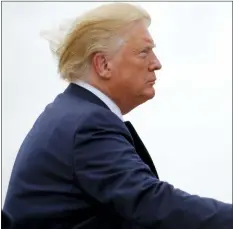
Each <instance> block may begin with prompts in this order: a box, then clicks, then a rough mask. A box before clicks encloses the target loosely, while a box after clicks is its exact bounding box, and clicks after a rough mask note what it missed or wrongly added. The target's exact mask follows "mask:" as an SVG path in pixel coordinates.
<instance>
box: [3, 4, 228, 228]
mask: <svg viewBox="0 0 233 229" xmlns="http://www.w3.org/2000/svg"><path fill="white" fill-rule="evenodd" d="M149 24H150V16H149V15H148V14H147V12H145V11H144V10H142V9H141V8H138V7H136V6H133V5H130V4H126V3H114V4H108V5H103V6H101V7H99V8H96V9H94V10H92V11H89V12H88V13H86V14H84V15H83V16H82V17H80V18H78V19H77V20H76V21H75V23H73V27H72V29H71V30H69V33H67V36H66V37H65V38H64V39H63V40H61V41H60V43H57V46H56V43H54V41H53V40H52V41H51V44H52V47H53V51H54V53H55V54H56V55H57V57H58V60H59V71H60V73H61V76H62V77H63V78H64V79H65V80H67V81H69V82H70V84H69V86H68V87H67V89H66V90H65V91H64V92H63V93H61V94H60V95H58V96H57V97H56V99H55V100H54V102H53V103H51V104H49V105H48V106H47V107H46V109H45V111H44V112H43V113H42V114H41V115H40V117H39V118H38V119H37V121H36V122H35V124H34V126H33V128H32V129H31V131H30V132H29V134H28V135H27V137H26V138H25V140H24V142H23V144H22V146H21V148H20V151H19V153H18V156H17V158H16V161H15V165H14V168H13V171H12V176H11V179H10V183H9V188H8V193H7V196H6V201H5V206H4V210H6V211H7V212H8V213H9V214H11V216H12V218H13V220H14V227H15V228H35V229H36V228H43V229H46V228H49V229H55V228H79V229H97V228H101V229H109V228H111V229H114V228H116V229H119V228H122V229H129V228H131V229H140V228H141V229H143V228H148V229H159V228H160V229H187V228H188V229H207V228H208V229H209V228H211V229H223V228H225V229H230V228H232V226H233V216H232V205H230V204H225V203H222V202H219V201H217V200H214V199H208V198H201V197H198V196H194V195H189V194H187V193H185V192H183V191H181V190H178V189H175V188H174V187H173V186H172V185H170V184H168V183H166V182H162V181H160V180H159V178H158V175H157V172H156V169H155V167H154V165H153V162H152V160H151V158H150V156H149V154H148V152H147V150H146V148H145V147H144V145H143V143H142V142H141V140H140V138H139V136H138V135H137V133H136V131H135V130H134V128H133V126H132V125H131V124H130V123H129V122H126V123H124V122H123V119H122V115H124V114H127V113H128V112H130V111H131V110H132V109H134V108H135V107H137V106H139V105H140V104H142V103H144V102H146V101H147V100H149V99H152V98H153V97H154V95H155V91H154V88H153V85H154V83H155V81H156V75H155V71H156V70H159V69H161V64H160V62H159V60H158V58H157V57H156V55H155V53H154V52H153V50H152V49H153V47H154V46H155V44H154V43H153V40H152V38H151V36H150V34H149V32H148V26H149Z"/></svg>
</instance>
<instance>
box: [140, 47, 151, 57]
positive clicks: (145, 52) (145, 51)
mask: <svg viewBox="0 0 233 229" xmlns="http://www.w3.org/2000/svg"><path fill="white" fill-rule="evenodd" d="M149 51H150V50H148V49H143V50H142V51H141V52H140V56H141V57H146V56H147V55H148V53H149Z"/></svg>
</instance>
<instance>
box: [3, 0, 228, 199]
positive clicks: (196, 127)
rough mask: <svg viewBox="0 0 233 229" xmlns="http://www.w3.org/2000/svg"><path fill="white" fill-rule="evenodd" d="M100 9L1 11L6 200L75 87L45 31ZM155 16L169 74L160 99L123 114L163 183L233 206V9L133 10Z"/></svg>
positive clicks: (7, 6) (11, 7) (159, 6)
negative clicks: (14, 176)
mask: <svg viewBox="0 0 233 229" xmlns="http://www.w3.org/2000/svg"><path fill="white" fill-rule="evenodd" d="M100 4H103V3H100V2H95V3H94V2H92V3H90V2H89V3H88V2H76V3H65V2H58V3H45V2H34V3H32V2H31V3H30V2H27V3H25V2H20V3H15V2H14V3H13V2H12V3H10V2H9V3H3V6H2V42H3V46H2V87H3V93H2V99H3V100H2V101H3V106H2V118H3V119H2V120H3V122H2V128H3V129H2V135H3V136H2V192H3V201H4V198H5V193H6V190H7V186H8V181H9V177H10V173H11V169H12V166H13V162H14V160H15V157H16V154H17V151H18V149H19V147H20V145H21V143H22V141H23V139H24V137H25V135H26V134H27V132H28V131H29V129H30V128H31V127H32V125H33V123H34V121H35V120H36V118H37V117H38V115H39V114H40V112H42V111H43V109H44V108H45V106H46V105H47V104H48V103H49V102H52V101H53V99H54V98H55V96H56V95H57V94H58V93H60V92H62V91H63V90H64V88H65V87H66V86H67V84H66V83H64V82H63V81H62V80H61V79H60V78H59V75H57V69H56V61H55V60H54V59H53V57H52V55H51V53H50V51H49V47H48V44H47V42H46V41H45V40H43V39H42V38H41V37H40V35H39V33H40V31H41V30H43V29H47V28H50V27H51V26H53V25H56V24H57V23H60V22H61V21H62V20H64V19H66V18H70V17H75V16H78V15H80V14H81V13H83V12H85V11H86V10H89V9H91V8H93V7H95V6H97V5H100ZM135 4H138V5H141V6H142V7H144V8H145V9H146V10H147V11H148V12H149V13H150V14H151V17H152V24H151V27H150V32H151V34H152V36H153V38H154V40H155V43H156V45H157V48H156V49H155V52H156V54H157V55H158V57H159V58H160V60H161V62H162V65H163V69H162V70H161V71H160V72H159V73H158V74H157V78H158V83H157V85H156V86H155V89H156V97H155V98H154V99H153V100H151V101H149V102H147V103H146V104H144V105H142V106H140V107H138V108H137V109H135V110H134V111H133V112H132V113H130V114H129V115H127V116H125V120H130V121H131V122H132V123H133V125H134V126H135V128H136V129H137V131H138V133H139V134H140V136H141V138H142V139H143V141H144V143H145V145H146V147H147V149H148V151H149V152H150V154H151V156H152V158H153V161H154V163H155V166H156V168H157V170H158V173H159V176H160V178H161V180H165V181H167V182H169V183H171V184H173V185H174V186H175V187H177V188H180V189H183V190H184V191H187V192H189V193H192V194H198V195H201V196H207V197H213V198H217V199H219V200H222V201H226V202H232V140H231V139H232V96H231V95H232V64H231V63H232V7H231V3H230V2H228V3H226V2H225V3H220V2H216V3H211V2H209V3H198V2H192V3H188V2H183V3H181V2H173V3H171V2H170V3H169V2H164V3H156V2H150V3H140V2H138V3H135Z"/></svg>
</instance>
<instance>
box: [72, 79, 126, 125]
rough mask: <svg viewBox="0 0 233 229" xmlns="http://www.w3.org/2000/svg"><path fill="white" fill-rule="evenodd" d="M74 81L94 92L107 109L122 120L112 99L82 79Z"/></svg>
mask: <svg viewBox="0 0 233 229" xmlns="http://www.w3.org/2000/svg"><path fill="white" fill-rule="evenodd" d="M74 83H75V84H77V85H79V86H80V87H83V88H85V89H87V90H88V91H90V92H92V93H93V94H95V95H96V96H97V97H98V98H99V99H101V100H102V101H103V102H104V103H105V104H106V105H107V106H108V107H109V109H110V110H111V111H112V112H113V113H114V114H116V115H117V116H118V117H119V118H120V119H121V120H122V121H124V119H123V115H122V113H121V110H120V108H119V107H118V106H117V105H116V103H114V102H113V101H112V99H110V98H109V97H108V96H106V95H105V94H104V93H103V92H101V91H100V90H98V89H97V88H95V87H93V86H92V85H90V84H88V83H86V82H84V81H81V80H77V81H75V82H74Z"/></svg>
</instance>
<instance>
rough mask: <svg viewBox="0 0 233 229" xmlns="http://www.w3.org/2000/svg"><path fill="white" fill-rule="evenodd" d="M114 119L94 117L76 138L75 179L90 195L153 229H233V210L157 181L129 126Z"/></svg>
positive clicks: (131, 219) (143, 225)
mask: <svg viewBox="0 0 233 229" xmlns="http://www.w3.org/2000/svg"><path fill="white" fill-rule="evenodd" d="M110 116H111V115H109V113H106V114H104V113H102V114H101V113H98V114H92V115H91V117H86V119H85V120H83V121H82V123H83V125H82V127H80V128H79V129H78V130H77V132H76V136H75V143H74V165H75V176H76V182H77V184H78V185H79V186H80V188H81V189H82V190H83V191H84V192H85V193H86V194H88V195H89V196H90V197H91V198H94V199H95V200H96V201H98V203H100V204H103V205H105V206H106V207H108V208H111V209H112V210H114V211H116V212H118V213H119V214H120V215H121V216H122V217H124V218H125V219H127V220H130V221H133V222H134V223H136V224H138V225H140V226H142V227H145V228H148V229H232V226H233V215H232V214H233V213H232V204H226V203H223V202H220V201H217V200H214V199H210V198H201V197H199V196H195V195H190V194H188V193H186V192H183V191H181V190H179V189H175V188H174V187H173V186H172V185H170V184H168V183H166V182H162V181H159V180H158V179H156V178H155V177H154V175H153V174H152V172H151V171H150V169H149V167H148V166H147V165H146V164H144V163H143V162H142V161H141V159H140V158H139V156H138V154H137V153H136V152H135V149H134V147H133V146H132V145H131V144H130V142H129V141H128V140H127V134H128V133H127V130H126V129H125V128H124V126H123V125H124V124H123V123H121V122H120V120H118V119H117V118H116V117H113V116H111V117H110ZM216 185H217V180H216Z"/></svg>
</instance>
